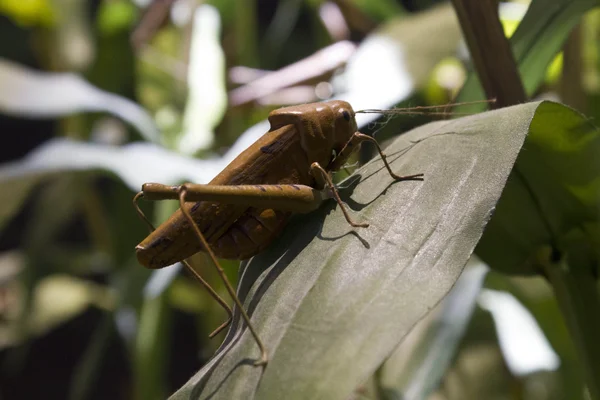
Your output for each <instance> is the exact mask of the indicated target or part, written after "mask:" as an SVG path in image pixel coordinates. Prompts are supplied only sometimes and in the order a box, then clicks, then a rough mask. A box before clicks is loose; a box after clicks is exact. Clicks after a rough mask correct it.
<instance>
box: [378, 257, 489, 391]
mask: <svg viewBox="0 0 600 400" xmlns="http://www.w3.org/2000/svg"><path fill="white" fill-rule="evenodd" d="M488 270H489V268H488V267H487V266H486V265H485V264H483V263H482V262H481V261H480V260H479V259H478V258H477V257H475V256H473V257H471V259H470V260H469V263H468V264H467V267H465V271H464V273H463V274H462V275H461V277H460V279H459V280H458V281H457V282H456V285H454V287H453V288H452V291H451V292H450V293H449V294H448V296H446V298H445V299H444V300H443V301H442V302H440V304H439V305H438V306H437V307H436V309H435V310H434V311H433V312H431V313H430V314H429V315H427V317H426V318H424V319H423V320H421V321H420V322H419V324H417V326H415V328H414V329H413V330H412V331H411V332H410V333H409V335H408V336H407V337H406V338H405V339H404V340H403V341H402V343H401V344H400V346H398V348H397V349H396V350H395V351H394V353H393V354H392V355H391V356H390V358H388V360H387V361H386V362H385V364H383V366H382V367H381V369H380V372H379V373H378V374H377V379H378V385H379V386H380V388H381V390H382V391H383V392H384V393H386V396H387V398H394V399H395V398H398V399H400V398H401V399H404V400H417V399H426V398H428V397H429V396H430V395H431V394H432V393H433V392H434V391H435V390H436V389H437V388H438V387H439V385H440V382H441V380H442V378H443V376H444V374H445V373H446V371H447V369H448V368H449V366H450V363H451V361H452V359H453V358H454V356H455V354H456V352H457V350H458V346H459V344H460V342H461V341H462V340H463V335H464V333H465V330H466V329H467V326H468V324H469V322H470V321H471V315H472V314H473V310H474V308H475V306H476V304H477V297H478V295H479V292H480V291H481V287H482V285H483V280H484V278H485V276H486V274H487V272H488Z"/></svg>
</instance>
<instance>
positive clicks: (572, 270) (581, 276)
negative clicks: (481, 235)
mask: <svg viewBox="0 0 600 400" xmlns="http://www.w3.org/2000/svg"><path fill="white" fill-rule="evenodd" d="M571 264H572V265H569V264H568V262H567V260H566V259H564V258H563V259H561V260H560V261H558V262H557V263H551V262H548V263H544V271H545V273H546V276H547V278H548V280H549V281H550V284H551V285H552V287H553V289H554V292H555V294H556V298H557V300H558V304H559V306H560V308H561V311H562V313H563V315H564V317H565V321H566V322H567V328H568V329H569V332H570V333H571V337H572V338H573V341H574V343H575V349H576V351H577V353H578V356H579V359H580V361H581V363H582V367H583V371H584V374H585V380H586V381H587V385H588V390H589V392H590V397H591V398H592V399H593V400H600V341H599V340H598V339H599V338H600V299H599V298H598V292H597V289H596V279H595V277H594V276H593V274H592V273H591V271H589V272H588V271H586V270H585V269H584V268H580V265H576V266H575V265H574V264H573V263H571Z"/></svg>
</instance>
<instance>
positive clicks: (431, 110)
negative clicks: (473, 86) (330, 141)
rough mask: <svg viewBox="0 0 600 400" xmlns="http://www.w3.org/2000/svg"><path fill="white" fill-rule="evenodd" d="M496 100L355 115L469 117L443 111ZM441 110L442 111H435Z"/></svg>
mask: <svg viewBox="0 0 600 400" xmlns="http://www.w3.org/2000/svg"><path fill="white" fill-rule="evenodd" d="M495 102H496V99H491V100H476V101H463V102H459V103H449V104H443V105H437V106H416V107H404V108H391V109H387V110H384V109H377V108H369V109H365V110H358V111H356V112H355V114H384V115H437V116H452V115H471V114H472V113H468V112H467V113H459V112H453V111H443V110H444V109H447V108H449V107H458V106H468V105H473V104H482V103H488V104H494V103H495ZM437 110H442V111H437Z"/></svg>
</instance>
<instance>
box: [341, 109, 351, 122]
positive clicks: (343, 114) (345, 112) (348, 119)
mask: <svg viewBox="0 0 600 400" xmlns="http://www.w3.org/2000/svg"><path fill="white" fill-rule="evenodd" d="M342 117H344V119H345V120H346V121H348V122H350V113H349V112H348V111H345V110H344V111H343V112H342Z"/></svg>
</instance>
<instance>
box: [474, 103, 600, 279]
mask: <svg viewBox="0 0 600 400" xmlns="http://www.w3.org/2000/svg"><path fill="white" fill-rule="evenodd" d="M599 153H600V132H599V131H598V129H597V128H596V127H595V126H594V125H592V124H591V123H590V122H589V121H588V120H587V119H586V118H585V117H584V116H583V115H581V114H579V113H577V112H576V111H574V110H572V109H570V108H567V107H565V106H562V105H560V104H556V103H549V102H546V103H542V104H541V106H540V107H539V108H538V110H537V112H536V115H535V117H534V119H533V120H532V122H531V126H530V129H529V135H528V137H527V142H526V151H523V152H522V153H521V154H520V155H519V158H518V160H517V165H516V168H515V171H514V172H513V174H512V177H511V179H509V181H508V183H507V185H506V189H505V190H504V194H503V195H502V199H501V200H500V201H499V203H498V206H497V208H496V213H495V215H494V218H492V220H491V221H490V223H489V224H488V227H487V229H486V231H485V234H484V235H483V237H482V239H481V241H480V243H479V245H478V247H477V254H478V255H479V256H480V257H482V259H483V260H484V261H486V262H487V263H488V264H489V265H490V267H492V268H494V269H496V270H499V271H502V272H505V273H509V274H536V273H539V272H540V269H539V265H538V264H537V257H538V256H537V255H538V253H540V252H545V249H546V248H547V247H548V246H551V247H552V248H554V249H555V250H559V251H563V252H568V250H569V247H570V246H571V244H572V243H573V237H576V238H577V239H576V241H577V242H581V241H583V242H587V243H590V245H592V244H593V243H598V242H599V240H600V237H599V235H598V233H599V232H598V211H599V209H598V199H599V198H600V179H599V178H598V177H599V176H600V160H599V159H598V156H597V155H598V154H599ZM498 243H502V246H498ZM592 247H593V248H595V249H596V256H597V252H598V246H597V245H596V246H593V245H592Z"/></svg>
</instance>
